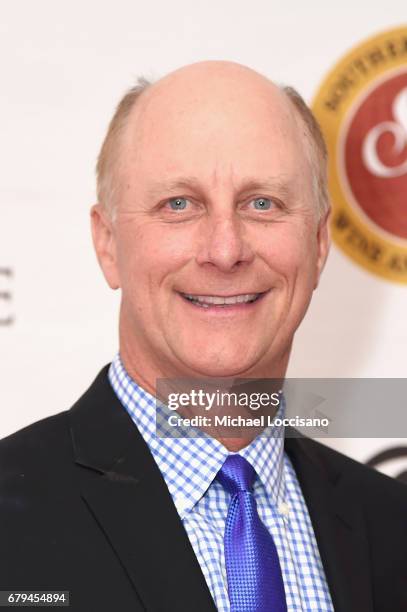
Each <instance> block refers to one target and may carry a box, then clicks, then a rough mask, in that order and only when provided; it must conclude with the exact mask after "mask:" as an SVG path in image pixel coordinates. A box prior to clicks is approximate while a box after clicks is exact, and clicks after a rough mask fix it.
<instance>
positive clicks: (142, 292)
mask: <svg viewBox="0 0 407 612" xmlns="http://www.w3.org/2000/svg"><path fill="white" fill-rule="evenodd" d="M188 70H190V71H191V67H190V68H189V69H184V70H183V71H182V70H181V71H179V72H178V73H174V74H173V75H170V77H167V78H166V79H164V80H163V81H161V82H159V83H158V84H157V85H155V86H153V87H152V88H151V89H150V90H149V91H147V92H145V94H144V95H143V96H142V98H141V99H140V101H139V103H138V106H137V107H136V108H135V109H134V110H133V116H132V117H131V119H130V122H129V125H128V126H127V128H126V134H125V137H124V140H123V145H122V150H121V165H120V171H119V173H118V176H117V178H118V180H119V181H120V202H119V203H118V208H117V216H116V221H115V222H114V224H112V225H110V224H109V223H108V222H106V221H105V224H106V223H107V224H108V225H109V227H110V229H109V230H108V231H109V232H110V231H111V234H110V238H109V241H108V246H107V247H106V244H107V241H106V240H105V241H104V243H103V240H101V243H103V244H105V247H103V248H108V250H109V257H108V258H107V259H106V256H105V255H104V254H103V253H102V254H101V252H100V251H102V250H103V249H102V248H101V247H99V259H100V261H101V264H102V267H103V269H104V271H105V274H106V277H107V278H108V281H109V283H110V284H111V286H114V287H116V286H120V287H121V290H122V308H121V321H120V337H121V353H122V355H123V354H124V355H126V356H127V361H132V362H133V363H132V364H130V366H132V367H133V368H135V369H136V370H137V369H143V367H144V366H143V364H145V368H146V371H149V372H150V373H154V372H155V374H156V376H170V375H172V376H174V375H197V376H232V375H239V374H240V375H245V376H246V375H247V376H267V375H268V376H270V375H273V376H280V375H281V376H282V375H283V374H284V370H285V367H286V364H287V359H288V356H289V352H290V347H291V342H292V338H293V334H294V332H295V330H296V328H297V326H298V324H299V323H300V321H301V319H302V318H303V316H304V314H305V311H306V309H307V306H308V304H309V301H310V298H311V295H312V292H313V289H314V288H315V286H316V283H317V281H318V277H319V273H320V270H321V267H322V265H323V263H324V260H325V256H326V250H327V238H326V231H325V228H323V229H322V230H320V231H318V221H317V213H316V208H317V204H316V202H315V194H314V192H313V189H312V175H311V169H310V165H309V161H308V157H307V154H306V145H305V142H304V135H303V132H304V128H303V126H302V124H301V122H300V120H299V119H298V118H297V117H296V115H295V112H294V111H293V109H292V108H291V105H290V103H289V101H288V100H287V99H286V98H285V96H284V95H283V94H282V93H281V92H280V91H278V90H277V89H276V88H275V87H274V86H272V85H271V84H269V83H268V82H267V81H266V80H265V79H263V78H262V77H260V76H259V75H256V74H253V73H252V72H250V71H246V70H245V69H242V68H239V67H236V66H235V67H234V68H232V69H230V68H229V69H228V68H227V67H223V68H222V66H220V67H218V71H217V69H216V67H214V66H212V67H210V66H209V67H207V66H206V67H205V65H201V66H200V67H199V65H198V67H196V66H195V72H194V67H192V73H191V72H190V73H189V74H188ZM99 214H100V213H99ZM98 216H99V215H98V213H95V214H94V217H98ZM94 231H95V234H96V235H97V234H98V232H99V233H100V232H101V231H102V230H101V222H100V218H99V219H98V220H95V219H94ZM105 235H106V228H105ZM96 243H97V240H96ZM97 249H98V247H97ZM224 299H226V303H225V304H222V302H223V301H224ZM130 369H131V367H130Z"/></svg>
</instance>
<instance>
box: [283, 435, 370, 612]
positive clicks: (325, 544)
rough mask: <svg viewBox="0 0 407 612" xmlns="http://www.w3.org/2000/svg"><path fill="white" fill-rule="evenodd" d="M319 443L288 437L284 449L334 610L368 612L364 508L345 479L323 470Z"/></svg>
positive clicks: (338, 611)
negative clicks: (315, 541) (312, 532)
mask: <svg viewBox="0 0 407 612" xmlns="http://www.w3.org/2000/svg"><path fill="white" fill-rule="evenodd" d="M317 448H318V447H317V446H316V445H315V443H314V442H313V441H312V440H307V439H306V438H299V439H298V438H297V439H294V438H287V439H286V443H285V449H286V451H287V453H288V455H289V456H290V459H291V461H292V463H293V465H294V468H295V471H296V473H297V476H298V480H299V482H300V485H301V489H302V491H303V494H304V498H305V500H306V503H307V506H308V510H309V514H310V517H311V521H312V524H313V528H314V532H315V536H316V539H317V543H318V548H319V551H320V554H321V559H322V563H323V566H324V570H325V574H326V578H327V581H328V585H329V589H330V592H331V597H332V601H333V604H334V608H335V612H360V611H361V610H363V612H370V611H372V610H373V604H372V585H371V580H370V561H369V554H368V541H367V534H366V527H365V521H364V517H363V509H362V507H361V505H360V503H359V502H358V501H357V500H356V499H355V491H354V489H352V488H351V487H349V486H347V484H346V479H345V478H343V477H342V476H341V475H340V474H337V473H335V471H334V470H332V469H331V470H328V469H327V465H326V462H323V461H321V460H320V458H319V456H318V451H317V450H316V449H317Z"/></svg>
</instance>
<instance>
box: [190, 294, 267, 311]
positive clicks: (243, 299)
mask: <svg viewBox="0 0 407 612" xmlns="http://www.w3.org/2000/svg"><path fill="white" fill-rule="evenodd" d="M266 293H268V291H262V292H260V293H242V294H239V295H231V296H220V295H194V294H191V293H181V292H180V295H181V296H182V297H183V298H184V299H185V300H187V301H188V302H191V303H192V304H194V305H195V306H199V307H201V308H212V307H214V306H215V307H217V308H227V307H230V306H245V305H247V304H253V303H254V302H257V301H258V300H259V299H260V298H262V297H263V296H264V295H265V294H266Z"/></svg>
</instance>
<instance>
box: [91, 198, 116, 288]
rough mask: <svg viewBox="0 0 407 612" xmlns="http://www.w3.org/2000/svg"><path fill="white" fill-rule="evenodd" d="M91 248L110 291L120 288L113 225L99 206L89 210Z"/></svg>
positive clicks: (96, 205)
mask: <svg viewBox="0 0 407 612" xmlns="http://www.w3.org/2000/svg"><path fill="white" fill-rule="evenodd" d="M90 217H91V225H92V238H93V246H94V247H95V251H96V256H97V258H98V262H99V265H100V267H101V268H102V271H103V274H104V276H105V279H106V280H107V282H108V284H109V286H110V287H111V288H112V289H118V288H119V287H120V280H119V274H118V269H117V253H116V238H115V235H114V232H113V223H112V220H111V219H110V218H109V216H108V214H107V213H106V211H105V210H104V208H103V206H102V205H101V204H95V205H94V206H92V208H91V210H90Z"/></svg>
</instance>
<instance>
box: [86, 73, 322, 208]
mask: <svg viewBox="0 0 407 612" xmlns="http://www.w3.org/2000/svg"><path fill="white" fill-rule="evenodd" d="M248 130H250V131H251V133H252V135H253V141H254V142H255V141H256V136H257V135H258V136H260V135H263V136H264V133H265V132H266V133H267V132H268V133H270V138H272V137H273V133H276V132H278V133H279V136H280V137H281V138H285V137H288V136H289V137H290V138H291V139H292V140H293V142H295V143H296V146H297V147H298V148H300V149H302V150H303V153H304V156H306V157H307V159H308V163H309V166H310V168H309V171H310V173H311V176H312V180H313V186H314V192H315V207H316V209H317V210H318V213H319V214H320V215H321V214H322V213H323V212H324V211H325V210H326V209H327V208H328V197H327V188H326V148H325V144H324V141H323V138H322V135H321V132H320V129H319V127H318V125H317V123H316V121H315V119H314V117H313V115H312V113H311V111H310V110H309V109H308V107H307V106H306V104H305V103H304V101H303V100H302V98H301V97H300V96H299V94H298V93H297V92H296V91H295V90H294V89H292V88H287V87H285V88H281V87H278V86H277V85H275V84H274V83H273V82H271V81H270V80H269V79H267V78H266V77H264V76H263V75H261V74H259V73H257V72H256V71H254V70H252V69H250V68H248V67H246V66H243V65H241V64H237V63H233V62H225V61H205V62H199V63H196V64H191V65H188V66H184V67H182V68H180V69H178V70H176V71H174V72H172V73H170V74H168V75H166V76H164V77H163V78H162V79H160V80H159V81H157V82H156V83H154V84H151V83H149V82H148V81H146V80H144V79H139V81H138V84H137V85H136V86H135V87H134V88H132V89H131V90H130V91H129V92H127V94H126V95H125V96H124V97H123V98H122V100H121V102H120V103H119V105H118V107H117V110H116V113H115V115H114V117H113V119H112V121H111V123H110V125H109V129H108V132H107V135H106V138H105V140H104V143H103V146H102V149H101V152H100V155H99V158H98V164H97V187H98V199H99V202H100V203H101V204H102V205H103V206H104V208H105V209H106V210H107V211H108V212H109V213H110V214H112V216H114V211H115V208H116V206H117V203H118V201H119V200H120V197H121V191H122V188H123V186H124V185H125V184H126V176H125V168H128V166H129V161H130V164H131V165H134V164H142V162H143V159H144V158H145V157H146V156H147V157H148V158H150V160H149V161H150V162H151V156H152V157H154V156H155V155H159V154H160V152H159V151H157V150H156V149H155V143H156V142H157V141H158V139H159V138H160V142H161V136H162V134H163V133H165V134H166V136H167V138H166V142H167V144H168V146H169V147H171V142H179V139H180V138H183V137H184V138H186V137H188V136H189V135H190V134H193V135H195V139H194V146H197V143H198V146H202V147H204V148H205V150H206V151H207V155H208V156H209V155H212V156H213V155H215V156H216V155H217V151H218V149H217V147H216V143H217V142H218V141H219V139H220V140H221V141H222V142H223V143H224V142H225V139H227V140H228V141H229V142H230V159H232V157H233V155H235V154H236V152H238V147H239V133H242V132H247V131H248ZM256 132H257V133H256ZM259 140H260V141H261V138H259ZM161 145H162V142H161ZM227 153H228V152H227ZM224 159H226V158H225V157H224ZM173 163H176V161H175V159H174V160H173Z"/></svg>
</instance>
